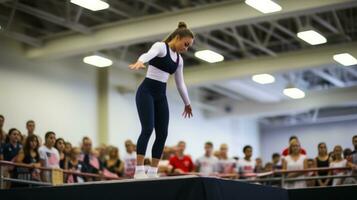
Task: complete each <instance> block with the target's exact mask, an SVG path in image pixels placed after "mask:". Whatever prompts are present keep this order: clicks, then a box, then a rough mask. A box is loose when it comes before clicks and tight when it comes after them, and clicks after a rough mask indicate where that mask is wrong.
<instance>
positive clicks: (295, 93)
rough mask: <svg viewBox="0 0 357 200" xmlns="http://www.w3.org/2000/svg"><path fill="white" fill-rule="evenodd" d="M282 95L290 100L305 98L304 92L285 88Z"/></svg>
mask: <svg viewBox="0 0 357 200" xmlns="http://www.w3.org/2000/svg"><path fill="white" fill-rule="evenodd" d="M283 93H284V95H286V96H288V97H290V98H292V99H301V98H304V97H305V92H304V91H302V90H300V89H299V88H294V87H289V88H285V89H284V91H283Z"/></svg>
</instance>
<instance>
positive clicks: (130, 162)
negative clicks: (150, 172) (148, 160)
mask: <svg viewBox="0 0 357 200" xmlns="http://www.w3.org/2000/svg"><path fill="white" fill-rule="evenodd" d="M125 150H126V154H125V155H124V157H123V159H124V177H127V178H132V177H134V173H135V166H136V152H135V145H134V143H133V142H132V141H131V140H126V141H125Z"/></svg>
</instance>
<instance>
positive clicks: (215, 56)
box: [195, 50, 224, 63]
mask: <svg viewBox="0 0 357 200" xmlns="http://www.w3.org/2000/svg"><path fill="white" fill-rule="evenodd" d="M195 56H196V57H197V58H199V59H201V60H204V61H207V62H209V63H215V62H221V61H223V60H224V57H223V56H222V55H221V54H219V53H216V52H214V51H211V50H202V51H197V52H196V53H195Z"/></svg>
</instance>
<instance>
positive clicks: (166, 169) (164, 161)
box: [158, 146, 175, 176]
mask: <svg viewBox="0 0 357 200" xmlns="http://www.w3.org/2000/svg"><path fill="white" fill-rule="evenodd" d="M174 154H175V152H174V149H173V148H170V147H168V146H165V147H164V150H163V152H162V158H161V159H160V161H159V165H158V172H159V173H160V176H163V175H167V174H170V173H171V172H172V165H170V158H171V157H172V156H173V155H174Z"/></svg>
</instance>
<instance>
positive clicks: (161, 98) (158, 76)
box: [129, 22, 194, 179]
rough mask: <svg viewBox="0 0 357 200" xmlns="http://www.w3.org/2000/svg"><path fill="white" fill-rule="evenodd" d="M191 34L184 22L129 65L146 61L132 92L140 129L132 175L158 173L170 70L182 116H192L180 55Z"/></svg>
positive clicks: (166, 120)
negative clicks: (142, 76)
mask: <svg viewBox="0 0 357 200" xmlns="http://www.w3.org/2000/svg"><path fill="white" fill-rule="evenodd" d="M193 38H194V35H193V33H192V32H191V31H190V30H189V29H188V28H187V25H186V24H185V23H184V22H180V23H179V24H178V28H177V29H176V30H175V31H174V32H173V33H171V34H170V35H169V37H168V38H167V39H165V41H164V42H156V43H155V44H154V45H153V46H152V47H151V49H150V50H149V51H148V52H147V53H144V54H142V55H141V56H140V57H139V59H138V61H137V62H136V63H133V64H131V65H129V67H130V69H133V70H138V69H141V68H145V65H144V63H147V62H148V63H149V67H148V70H147V74H146V78H145V79H144V81H143V82H142V83H141V85H140V86H139V88H138V90H137V93H136V99H135V100H136V106H137V110H138V114H139V118H140V123H141V127H142V130H141V133H140V136H139V138H138V142H137V166H136V169H135V176H134V178H138V179H140V178H147V177H151V178H155V177H158V174H157V171H158V164H159V161H160V158H161V154H162V151H163V149H164V146H165V142H166V138H167V132H168V125H169V115H170V114H169V107H168V103H167V98H166V83H167V80H168V79H169V76H170V74H174V76H175V82H176V86H177V89H178V91H179V93H180V95H181V98H182V100H183V102H184V104H185V107H184V111H183V114H182V115H183V116H184V117H185V118H186V117H188V118H190V117H192V108H191V103H190V100H189V98H188V92H187V88H186V85H185V83H184V79H183V59H182V57H181V55H180V53H184V52H186V51H187V49H188V47H190V46H191V45H192V43H193ZM154 128H155V135H156V137H155V142H154V145H153V147H152V153H151V155H152V159H151V160H152V163H151V168H149V170H148V172H147V174H146V173H145V167H144V158H145V153H146V147H147V144H148V142H149V139H150V136H151V134H152V132H153V129H154Z"/></svg>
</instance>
